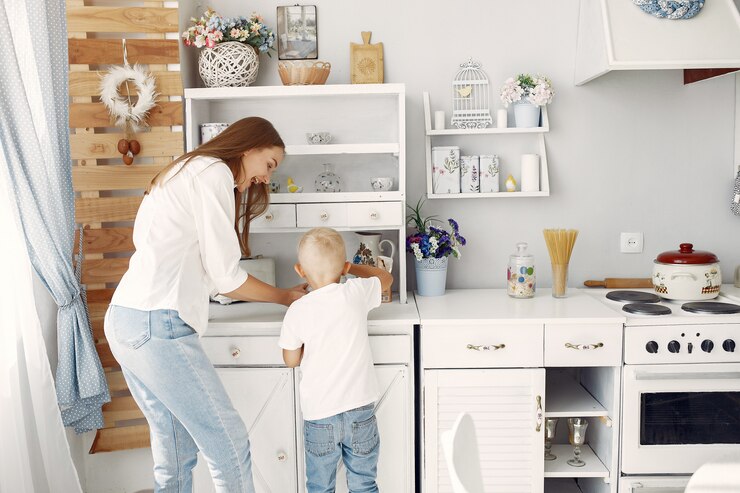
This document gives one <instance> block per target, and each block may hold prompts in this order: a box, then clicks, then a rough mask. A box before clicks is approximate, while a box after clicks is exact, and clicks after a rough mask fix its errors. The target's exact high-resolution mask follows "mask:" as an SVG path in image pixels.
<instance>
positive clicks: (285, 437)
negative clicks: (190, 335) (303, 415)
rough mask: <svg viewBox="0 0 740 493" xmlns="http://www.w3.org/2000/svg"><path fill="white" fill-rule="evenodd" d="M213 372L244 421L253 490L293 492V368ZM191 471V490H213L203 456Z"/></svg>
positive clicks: (294, 483)
mask: <svg viewBox="0 0 740 493" xmlns="http://www.w3.org/2000/svg"><path fill="white" fill-rule="evenodd" d="M216 372H217V373H218V375H219V376H220V377H221V381H222V382H223V384H224V387H226V392H227V393H228V394H229V397H230V398H231V402H232V403H233V404H234V407H235V408H236V410H237V412H238V413H239V415H240V416H241V417H242V419H243V420H244V423H245V424H246V425H247V430H248V431H249V441H250V446H251V452H252V476H253V477H254V485H255V488H256V490H257V492H258V493H268V492H276V491H280V492H294V491H297V488H298V481H297V468H296V467H297V466H296V451H295V440H296V438H295V418H294V409H295V401H294V392H293V371H292V370H290V369H288V368H217V369H216ZM193 476H194V477H193V490H194V491H195V492H196V493H205V492H208V493H210V492H213V491H215V489H214V487H213V482H212V481H211V475H210V473H209V471H208V466H207V464H206V462H205V459H203V456H202V455H200V456H199V457H198V465H197V466H196V468H195V471H194V474H193Z"/></svg>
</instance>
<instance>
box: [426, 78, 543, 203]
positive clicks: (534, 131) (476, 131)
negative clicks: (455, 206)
mask: <svg viewBox="0 0 740 493" xmlns="http://www.w3.org/2000/svg"><path fill="white" fill-rule="evenodd" d="M423 99H424V129H425V151H426V152H425V154H426V177H427V197H428V198H430V199H475V198H515V197H519V198H526V197H547V196H549V195H550V179H549V175H548V165H547V149H546V148H545V137H544V134H545V133H546V132H549V131H550V120H549V118H548V116H547V106H543V107H542V125H541V126H539V127H534V128H514V127H510V128H472V129H458V128H446V129H444V130H432V110H431V103H430V97H429V93H428V92H424V94H423ZM476 135H489V136H496V135H502V136H504V135H510V136H514V135H535V136H536V138H537V146H538V154H539V156H540V191H538V192H506V191H502V192H495V193H489V192H482V193H452V194H441V193H434V187H433V184H432V180H433V176H432V144H433V139H434V138H449V137H454V136H476ZM492 154H493V153H492ZM516 165H517V166H518V163H517V164H516ZM512 174H513V173H512ZM503 180H505V177H502V176H501V175H499V182H500V185H501V189H502V190H503V189H504V187H503V183H502V182H503Z"/></svg>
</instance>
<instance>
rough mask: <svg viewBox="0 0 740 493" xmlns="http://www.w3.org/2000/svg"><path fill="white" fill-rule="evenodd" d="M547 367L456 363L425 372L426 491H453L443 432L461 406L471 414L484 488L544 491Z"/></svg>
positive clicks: (519, 492)
mask: <svg viewBox="0 0 740 493" xmlns="http://www.w3.org/2000/svg"><path fill="white" fill-rule="evenodd" d="M544 402H545V370H544V369H542V368H530V369H484V370H479V369H475V370H473V369H455V370H426V371H425V372H424V434H425V436H424V446H425V454H424V464H425V487H424V491H425V492H427V493H452V486H451V484H450V480H449V474H448V471H447V465H446V463H445V459H444V452H443V450H442V446H441V443H440V440H439V437H440V435H441V433H443V432H444V431H446V430H449V429H450V428H452V424H453V423H454V421H455V419H456V418H457V416H458V415H459V414H460V413H461V412H467V413H469V414H470V415H471V417H472V418H473V422H474V423H475V427H476V436H477V439H478V451H479V453H480V461H481V470H482V475H483V482H484V485H485V491H486V492H487V493H488V492H491V493H493V492H499V491H506V492H507V493H541V492H542V491H543V487H544V483H543V472H544V469H543V468H544V460H543V453H542V440H543V433H544V432H543V430H544V428H543V426H544V414H543V413H544V407H543V406H544Z"/></svg>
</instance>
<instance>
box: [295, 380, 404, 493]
mask: <svg viewBox="0 0 740 493" xmlns="http://www.w3.org/2000/svg"><path fill="white" fill-rule="evenodd" d="M375 375H376V376H377V378H378V386H379V387H380V399H379V400H378V402H377V407H376V411H375V417H376V419H377V420H378V433H379V434H380V458H379V459H378V480H377V483H378V489H379V490H380V491H388V492H406V491H413V486H412V482H411V481H412V477H413V464H414V463H413V449H412V440H411V435H412V433H413V427H412V423H413V421H412V420H413V413H414V410H413V407H412V406H411V404H410V403H411V400H410V397H411V389H410V388H409V385H410V382H409V370H408V367H406V366H404V365H387V366H386V365H382V366H380V365H376V366H375ZM300 430H301V431H300V432H299V440H298V441H299V447H298V448H299V453H300V454H301V463H303V467H301V470H302V471H305V461H303V454H304V453H305V452H304V449H303V427H302V426H301V428H300ZM301 477H302V479H301V482H302V489H301V491H305V486H306V480H305V472H303V473H302V474H301ZM336 491H337V493H346V492H347V491H348V490H347V476H346V472H345V467H344V464H343V463H342V462H341V461H340V462H339V464H338V469H337V484H336Z"/></svg>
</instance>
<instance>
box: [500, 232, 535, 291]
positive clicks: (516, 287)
mask: <svg viewBox="0 0 740 493" xmlns="http://www.w3.org/2000/svg"><path fill="white" fill-rule="evenodd" d="M506 278H507V283H506V286H507V287H506V293H507V294H508V295H509V296H511V297H512V298H532V297H534V290H535V274H534V257H533V256H532V254H530V253H528V252H527V244H526V243H524V242H521V243H517V244H516V253H515V254H513V255H511V256H510V257H509V267H508V269H507V271H506Z"/></svg>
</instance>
